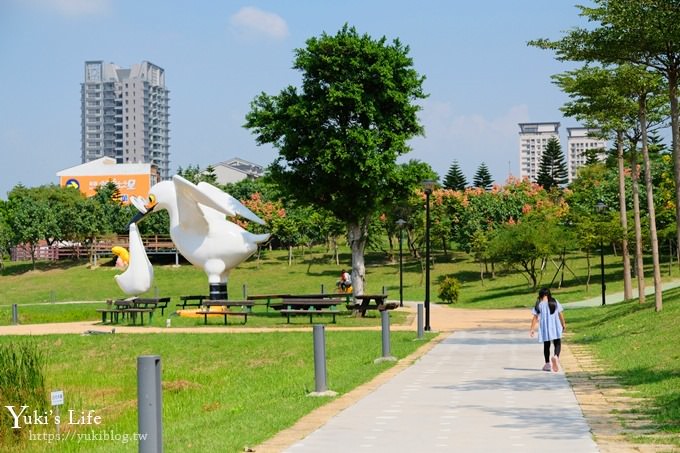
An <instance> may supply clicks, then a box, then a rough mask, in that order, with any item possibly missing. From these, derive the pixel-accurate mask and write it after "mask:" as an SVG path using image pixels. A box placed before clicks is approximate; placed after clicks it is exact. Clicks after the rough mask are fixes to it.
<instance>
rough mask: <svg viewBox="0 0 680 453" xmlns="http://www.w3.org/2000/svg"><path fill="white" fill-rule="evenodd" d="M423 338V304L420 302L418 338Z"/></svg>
mask: <svg viewBox="0 0 680 453" xmlns="http://www.w3.org/2000/svg"><path fill="white" fill-rule="evenodd" d="M422 338H423V304H418V339H419V340H420V339H422Z"/></svg>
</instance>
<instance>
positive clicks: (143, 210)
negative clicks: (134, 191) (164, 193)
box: [128, 195, 157, 226]
mask: <svg viewBox="0 0 680 453" xmlns="http://www.w3.org/2000/svg"><path fill="white" fill-rule="evenodd" d="M130 201H131V202H132V205H133V206H134V207H135V208H137V211H138V212H137V213H136V214H135V216H134V217H133V218H132V220H130V223H129V224H128V226H129V225H131V224H133V223H137V222H140V221H141V220H142V219H143V218H144V217H146V216H147V215H148V214H149V213H150V212H152V211H153V209H154V208H155V207H156V204H157V203H156V199H155V198H154V196H153V195H151V196H150V197H149V202H148V203H145V202H144V199H143V198H142V197H132V198H130Z"/></svg>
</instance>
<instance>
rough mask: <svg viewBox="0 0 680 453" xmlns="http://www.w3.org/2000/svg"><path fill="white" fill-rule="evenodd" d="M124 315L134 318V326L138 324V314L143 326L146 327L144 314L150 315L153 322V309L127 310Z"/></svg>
mask: <svg viewBox="0 0 680 453" xmlns="http://www.w3.org/2000/svg"><path fill="white" fill-rule="evenodd" d="M123 313H125V314H128V313H129V314H130V318H132V325H135V324H137V314H139V316H140V318H141V320H140V321H141V325H144V313H148V314H149V322H151V317H152V316H153V308H126V309H125V310H123Z"/></svg>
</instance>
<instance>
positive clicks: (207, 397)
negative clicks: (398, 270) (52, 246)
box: [0, 331, 432, 452]
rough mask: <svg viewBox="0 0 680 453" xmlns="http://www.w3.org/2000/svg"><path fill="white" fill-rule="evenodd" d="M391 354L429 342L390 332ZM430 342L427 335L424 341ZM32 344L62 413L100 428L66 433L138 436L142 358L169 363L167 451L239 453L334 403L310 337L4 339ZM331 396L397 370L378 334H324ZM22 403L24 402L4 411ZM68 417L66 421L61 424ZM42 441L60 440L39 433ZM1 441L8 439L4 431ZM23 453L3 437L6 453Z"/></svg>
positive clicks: (101, 445) (35, 447)
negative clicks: (92, 419)
mask: <svg viewBox="0 0 680 453" xmlns="http://www.w3.org/2000/svg"><path fill="white" fill-rule="evenodd" d="M391 338H392V342H391V343H392V344H391V352H392V354H393V355H394V356H396V357H398V358H403V357H405V356H407V355H408V354H410V353H412V352H413V351H415V349H416V348H418V347H419V346H421V345H422V344H423V342H419V341H413V340H414V339H415V333H410V332H409V333H407V332H393V333H392V336H391ZM430 338H432V335H427V339H430ZM17 341H34V342H37V343H38V345H39V347H40V348H41V349H42V350H44V351H46V353H47V367H46V377H47V379H46V380H47V382H46V384H47V389H48V390H55V389H60V390H63V391H64V394H65V404H64V407H63V408H62V414H64V413H66V411H68V410H69V409H72V410H74V411H75V413H76V414H80V413H81V411H85V412H86V413H87V411H88V410H94V411H95V414H96V415H98V416H100V417H101V424H100V425H96V426H95V425H90V426H89V427H82V426H68V425H67V424H62V427H63V429H62V433H64V432H72V433H74V434H78V433H80V434H86V433H88V432H89V431H90V429H92V430H93V431H94V432H96V433H99V432H113V433H116V434H119V435H123V434H129V433H134V432H136V431H137V407H136V398H137V395H136V392H137V387H136V385H137V384H136V366H137V365H136V358H137V357H138V356H140V355H145V354H154V355H156V354H157V355H160V356H161V358H162V380H163V434H164V436H163V437H164V445H165V450H166V451H199V452H209V451H215V452H217V451H219V452H238V451H243V449H244V448H245V447H246V446H254V445H256V444H258V443H260V442H262V441H264V440H266V439H267V438H269V437H271V436H273V435H274V434H276V433H277V432H279V431H281V430H282V429H285V428H287V427H289V426H291V425H292V424H293V423H295V422H296V421H297V420H298V419H299V418H300V417H302V416H303V415H305V414H307V413H309V412H310V411H312V410H313V409H315V408H317V407H319V406H321V405H323V404H324V403H326V402H327V401H328V398H311V397H308V396H307V394H308V393H309V392H311V391H314V386H315V383H314V358H313V339H312V334H311V333H309V332H307V333H300V332H272V333H257V334H238V335H236V334H232V335H223V334H176V335H158V334H149V335H118V334H117V335H95V336H77V335H50V336H44V337H36V338H21V339H17V338H16V337H0V344H2V343H8V342H17ZM326 350H327V375H328V379H327V382H328V388H329V389H331V390H334V391H336V392H339V393H340V394H341V395H342V394H343V393H346V392H348V391H349V390H351V389H353V388H355V387H356V386H358V385H360V384H361V383H364V382H367V381H368V380H370V379H371V378H372V377H374V376H376V375H377V374H379V373H380V372H381V371H384V370H386V369H388V368H390V367H391V366H392V365H393V364H392V363H382V364H374V362H373V361H374V359H376V358H378V357H380V356H381V354H382V349H381V333H380V332H379V331H373V332H337V331H335V332H333V331H328V332H326ZM2 403H3V405H6V404H18V403H19V402H6V401H3V402H2ZM62 417H63V415H62ZM33 431H34V432H35V433H54V432H55V427H54V425H53V424H52V425H51V426H49V425H48V426H47V427H44V426H40V427H35V429H33ZM0 433H1V431H0ZM23 445H24V446H23V447H22V449H21V451H27V452H43V451H50V450H54V449H55V447H56V448H57V449H58V451H64V452H76V451H88V452H89V451H96V452H124V451H136V450H137V443H136V442H129V443H127V444H125V443H121V442H115V441H109V442H106V441H82V442H81V443H80V444H79V443H78V442H77V441H76V440H75V439H71V440H70V441H67V442H60V443H58V444H55V443H52V444H49V443H48V442H45V441H25V442H24V443H23ZM8 448H9V449H13V451H19V449H18V448H17V447H16V446H14V445H12V444H11V442H9V441H8V440H7V439H5V440H4V443H3V441H2V439H1V438H0V451H10V450H8Z"/></svg>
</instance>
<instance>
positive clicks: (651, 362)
mask: <svg viewBox="0 0 680 453" xmlns="http://www.w3.org/2000/svg"><path fill="white" fill-rule="evenodd" d="M565 315H566V318H567V323H568V326H569V330H570V331H571V332H572V334H571V335H570V336H569V338H568V341H570V342H576V343H581V344H585V345H587V346H588V347H589V348H590V350H591V351H593V353H594V354H595V356H596V357H598V358H599V359H601V360H602V363H603V365H604V368H605V372H606V374H608V375H613V376H616V377H617V378H618V379H619V381H620V382H621V383H622V384H623V385H624V386H625V388H626V389H627V390H629V391H630V392H631V394H634V395H637V396H640V397H643V398H646V399H648V401H649V403H650V404H649V405H645V406H641V407H635V408H632V409H633V411H634V412H639V413H641V414H644V415H645V416H647V417H649V418H650V419H651V420H653V421H654V422H655V423H656V424H657V425H658V430H659V432H661V433H667V434H669V433H670V434H672V435H671V436H669V437H668V436H667V437H666V438H664V439H663V441H664V442H672V443H674V444H675V445H678V446H680V349H678V344H680V330H679V329H678V320H679V319H680V289H677V288H676V289H672V290H669V291H666V292H665V293H664V305H663V310H662V311H660V312H658V313H657V312H655V311H654V296H653V295H652V296H651V297H648V298H647V301H646V303H645V304H643V305H640V304H639V303H638V302H637V300H635V301H628V302H625V303H621V304H615V305H609V306H606V307H597V308H581V309H573V310H567V311H566V312H565ZM652 437H653V436H652ZM642 440H645V441H649V440H650V439H648V438H647V439H642Z"/></svg>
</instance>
